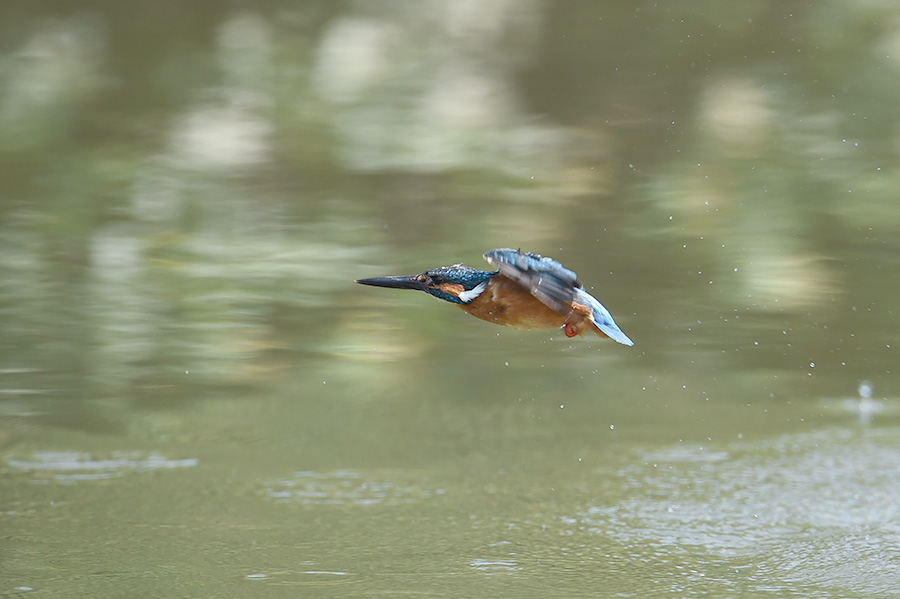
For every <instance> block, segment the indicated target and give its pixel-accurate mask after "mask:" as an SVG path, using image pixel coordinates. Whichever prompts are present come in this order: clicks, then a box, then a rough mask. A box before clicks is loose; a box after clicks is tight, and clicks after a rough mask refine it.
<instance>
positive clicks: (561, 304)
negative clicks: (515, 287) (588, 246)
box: [484, 248, 581, 314]
mask: <svg viewBox="0 0 900 599" xmlns="http://www.w3.org/2000/svg"><path fill="white" fill-rule="evenodd" d="M484 259H485V260H487V261H488V264H490V265H491V266H494V267H496V268H497V269H498V270H499V271H500V274H502V275H503V276H505V277H508V278H510V279H512V280H513V281H515V282H516V283H518V284H519V285H521V286H523V287H524V288H525V289H527V290H528V291H530V292H531V294H532V295H533V296H534V297H536V298H537V299H539V300H540V301H541V302H543V303H544V304H546V305H547V306H549V307H551V308H553V309H554V310H556V311H557V312H559V313H560V314H566V313H568V312H569V310H571V308H572V300H573V299H574V298H575V290H576V289H580V288H581V282H580V281H579V280H578V277H577V276H576V275H575V273H574V272H572V271H571V270H569V269H568V268H565V267H564V266H563V265H562V264H560V263H559V262H557V261H556V260H553V259H551V258H545V257H543V256H541V255H539V254H531V253H528V252H523V251H522V250H511V249H509V248H498V249H496V250H491V251H489V252H485V254H484Z"/></svg>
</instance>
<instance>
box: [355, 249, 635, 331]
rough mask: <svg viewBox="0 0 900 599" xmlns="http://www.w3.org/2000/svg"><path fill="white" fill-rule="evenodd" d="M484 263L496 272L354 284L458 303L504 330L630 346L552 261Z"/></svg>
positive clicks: (461, 269) (461, 268)
mask: <svg viewBox="0 0 900 599" xmlns="http://www.w3.org/2000/svg"><path fill="white" fill-rule="evenodd" d="M484 259H485V260H487V262H488V264H490V265H491V266H493V267H495V268H496V269H497V270H494V271H487V270H479V269H477V268H472V267H471V266H466V265H464V264H454V265H452V266H440V267H438V268H432V269H430V270H426V271H425V272H423V273H421V274H417V275H406V276H389V277H374V278H371V279H357V281H356V282H357V283H360V284H362V285H373V286H375V287H390V288H392V289H415V290H418V291H424V292H425V293H427V294H428V295H431V296H434V297H436V298H438V299H442V300H444V301H446V302H450V303H451V304H457V305H458V306H459V307H460V308H462V309H463V310H464V311H465V312H468V313H469V314H471V315H472V316H474V317H476V318H480V319H481V320H486V321H488V322H493V323H496V324H499V325H503V326H508V327H514V328H517V329H554V328H562V329H563V330H564V331H565V333H566V337H574V336H576V335H583V334H584V332H585V331H593V332H594V333H596V334H597V335H600V336H601V337H609V338H610V339H613V340H615V341H618V342H619V343H622V344H624V345H634V342H633V341H632V340H631V339H629V338H628V336H627V335H626V334H625V333H623V332H622V329H620V328H619V327H618V325H617V324H616V323H615V321H614V320H613V317H612V315H611V314H610V313H609V310H607V309H606V308H604V307H603V304H601V303H600V302H599V301H598V300H597V298H595V297H594V296H592V295H591V294H589V293H588V292H587V291H585V290H584V286H583V285H582V284H581V281H579V280H578V276H577V275H576V274H575V273H574V272H572V271H571V270H569V269H568V268H566V267H564V266H563V265H562V264H560V263H559V262H557V261H556V260H553V259H552V258H546V257H544V256H541V255H540V254H533V253H531V252H523V251H522V250H513V249H509V248H497V249H494V250H490V251H489V252H485V253H484Z"/></svg>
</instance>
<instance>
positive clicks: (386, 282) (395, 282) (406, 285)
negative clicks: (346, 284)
mask: <svg viewBox="0 0 900 599" xmlns="http://www.w3.org/2000/svg"><path fill="white" fill-rule="evenodd" d="M418 276H419V275H408V276H400V277H373V278H371V279H357V280H356V282H357V283H360V284H361V285H372V286H373V287H390V288H391V289H415V290H417V291H425V290H426V289H427V287H426V285H425V283H423V282H422V281H419V280H418Z"/></svg>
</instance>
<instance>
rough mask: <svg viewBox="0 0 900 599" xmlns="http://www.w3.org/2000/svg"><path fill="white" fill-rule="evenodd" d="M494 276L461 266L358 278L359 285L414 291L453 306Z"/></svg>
mask: <svg viewBox="0 0 900 599" xmlns="http://www.w3.org/2000/svg"><path fill="white" fill-rule="evenodd" d="M495 274H497V273H496V272H488V271H484V270H478V269H477V268H472V267H471V266H465V265H463V264H454V265H453V266H440V267H438V268H432V269H430V270H426V271H425V272H423V273H421V274H418V275H407V276H394V277H373V278H371V279H358V280H357V281H356V282H357V283H361V284H362V285H372V286H374V287H390V288H392V289H415V290H418V291H424V292H425V293H427V294H428V295H433V296H434V297H436V298H438V299H442V300H444V301H446V302H451V303H454V304H462V305H465V304H468V303H470V302H471V301H472V300H474V299H475V298H476V297H478V296H479V295H481V293H482V292H483V291H484V290H485V289H486V288H487V283H488V279H490V278H491V276H493V275H495Z"/></svg>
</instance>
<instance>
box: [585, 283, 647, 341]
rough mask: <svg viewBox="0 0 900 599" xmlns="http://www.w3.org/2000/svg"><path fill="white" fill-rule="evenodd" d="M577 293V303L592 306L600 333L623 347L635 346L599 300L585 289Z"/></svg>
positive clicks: (595, 323)
mask: <svg viewBox="0 0 900 599" xmlns="http://www.w3.org/2000/svg"><path fill="white" fill-rule="evenodd" d="M575 291H576V293H575V295H576V301H577V302H579V303H583V304H585V305H586V306H590V308H591V312H592V313H593V317H594V326H596V327H597V328H598V329H599V330H600V332H602V333H603V334H604V335H606V336H607V337H609V338H610V339H612V340H613V341H618V342H619V343H621V344H623V345H634V341H632V340H631V339H629V338H628V335H626V334H625V333H623V332H622V329H620V328H619V325H617V324H616V321H615V320H613V317H612V314H610V313H609V310H607V309H606V308H604V307H603V304H601V303H600V302H599V301H598V300H597V298H595V297H594V296H593V295H591V294H590V293H588V292H587V291H585V290H584V289H576V290H575Z"/></svg>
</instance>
